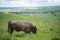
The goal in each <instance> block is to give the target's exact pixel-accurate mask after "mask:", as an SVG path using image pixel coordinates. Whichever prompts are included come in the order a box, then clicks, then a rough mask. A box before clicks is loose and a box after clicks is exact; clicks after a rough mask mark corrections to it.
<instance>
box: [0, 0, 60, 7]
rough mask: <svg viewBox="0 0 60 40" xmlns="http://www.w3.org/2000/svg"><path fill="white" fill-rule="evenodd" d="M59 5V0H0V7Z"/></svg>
mask: <svg viewBox="0 0 60 40" xmlns="http://www.w3.org/2000/svg"><path fill="white" fill-rule="evenodd" d="M58 5H59V6H60V0H0V7H36V6H58Z"/></svg>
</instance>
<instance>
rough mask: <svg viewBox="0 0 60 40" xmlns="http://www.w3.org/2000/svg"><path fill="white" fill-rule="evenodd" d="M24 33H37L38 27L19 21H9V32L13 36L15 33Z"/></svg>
mask: <svg viewBox="0 0 60 40" xmlns="http://www.w3.org/2000/svg"><path fill="white" fill-rule="evenodd" d="M14 30H15V31H17V32H18V31H24V32H25V33H30V32H33V33H36V31H37V28H36V26H34V25H32V24H31V23H30V22H19V21H9V22H8V32H9V33H10V34H11V35H12V33H13V31H14Z"/></svg>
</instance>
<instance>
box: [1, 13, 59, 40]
mask: <svg viewBox="0 0 60 40" xmlns="http://www.w3.org/2000/svg"><path fill="white" fill-rule="evenodd" d="M10 20H11V21H29V22H32V24H34V25H36V27H37V34H33V33H31V34H25V33H24V32H22V31H21V32H16V31H14V33H13V35H12V36H8V32H7V30H8V21H10ZM0 40H60V16H58V14H57V15H56V16H53V15H52V14H33V15H25V14H0Z"/></svg>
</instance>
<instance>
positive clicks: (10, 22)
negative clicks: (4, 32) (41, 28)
mask: <svg viewBox="0 0 60 40" xmlns="http://www.w3.org/2000/svg"><path fill="white" fill-rule="evenodd" d="M10 23H11V21H9V22H8V32H9V30H10Z"/></svg>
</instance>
